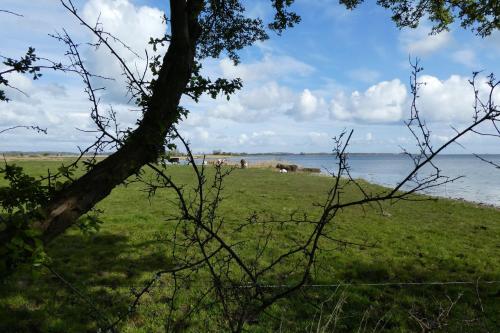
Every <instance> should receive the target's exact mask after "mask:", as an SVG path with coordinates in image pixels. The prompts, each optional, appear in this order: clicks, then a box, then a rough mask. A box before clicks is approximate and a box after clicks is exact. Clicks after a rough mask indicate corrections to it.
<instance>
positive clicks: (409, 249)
mask: <svg viewBox="0 0 500 333" xmlns="http://www.w3.org/2000/svg"><path fill="white" fill-rule="evenodd" d="M17 163H18V164H19V165H22V166H24V167H25V168H26V170H28V171H29V173H31V174H43V173H45V172H46V170H47V169H55V168H57V166H58V163H60V162H55V161H22V162H17ZM169 172H170V173H171V174H172V176H173V178H174V179H176V180H177V181H178V182H179V183H184V184H190V183H191V182H192V174H191V171H190V169H189V168H188V167H185V166H172V167H170V168H169ZM2 182H3V180H0V185H2V184H4V183H2ZM225 184H226V185H225V190H224V197H225V200H224V201H223V202H222V204H221V208H220V209H221V215H223V216H224V217H225V221H226V223H228V224H237V223H241V221H244V219H245V218H246V217H248V216H249V215H250V214H252V213H253V212H257V213H258V214H260V215H263V216H270V215H273V216H287V215H288V214H290V213H291V212H292V211H295V210H299V211H303V212H307V213H309V214H311V216H314V215H315V214H317V213H318V210H317V208H316V207H314V206H313V204H314V203H315V202H319V201H321V200H322V198H324V196H325V193H326V191H327V190H328V188H329V186H330V185H331V179H330V178H328V177H323V176H318V175H310V174H285V175H283V174H279V173H277V172H273V171H272V170H269V169H245V170H235V171H234V172H233V173H232V174H231V175H230V176H229V177H228V178H227V180H226V183H225ZM363 185H364V186H365V188H366V189H367V190H368V191H379V190H381V188H380V187H378V186H374V185H370V184H367V183H363ZM142 189H143V185H141V184H134V183H132V184H129V185H128V186H127V187H125V186H120V187H119V188H117V189H115V190H114V191H113V193H112V194H111V195H110V196H109V197H108V198H107V199H105V200H104V201H103V202H101V203H100V204H99V207H98V208H100V209H102V210H103V211H104V214H103V216H102V220H103V221H104V222H105V223H104V224H103V225H102V228H101V230H100V231H99V232H98V233H96V234H93V235H90V236H89V235H84V234H82V232H81V231H80V230H79V229H77V228H74V229H72V230H70V231H69V232H67V233H66V234H64V235H62V236H61V237H59V238H58V239H56V241H54V242H53V243H52V244H51V245H50V247H49V249H48V253H49V255H50V256H51V258H52V261H53V263H52V265H53V267H54V269H55V270H56V271H57V272H59V273H60V274H62V275H63V276H64V278H65V279H66V280H67V281H69V282H71V283H72V284H73V285H74V286H75V287H77V288H78V289H79V290H80V291H81V292H82V293H83V294H84V295H86V297H88V298H89V299H91V300H92V302H93V303H94V304H95V306H96V307H97V308H99V309H100V310H101V311H103V313H106V314H107V315H108V316H110V317H113V316H115V315H116V314H117V313H119V312H120V311H124V309H126V307H127V306H128V304H129V302H130V300H131V298H132V296H131V293H130V288H132V287H141V286H142V284H143V283H144V282H145V281H146V280H147V279H149V278H151V276H152V275H153V274H154V273H155V272H156V271H158V270H160V269H163V268H165V267H168V266H169V265H171V264H172V263H171V262H170V260H169V253H170V248H169V243H168V242H166V241H165V240H166V239H168V237H169V236H170V235H171V234H172V225H171V222H168V221H167V220H166V216H168V214H169V213H171V211H172V209H173V208H172V204H171V203H168V200H167V199H169V198H173V193H171V192H168V191H165V192H160V193H158V194H157V195H156V196H155V197H153V198H152V199H151V200H148V197H147V194H146V193H144V191H141V190H142ZM345 196H346V197H354V196H355V194H354V193H350V192H349V191H347V192H346V194H345ZM331 228H333V229H332V230H333V231H334V234H335V236H336V238H338V239H343V240H347V241H352V242H360V243H363V242H367V243H369V244H375V247H373V248H372V247H357V246H353V247H339V246H338V244H335V243H328V242H325V243H324V244H323V245H322V246H323V247H324V248H325V250H326V251H324V252H323V253H322V255H321V256H320V257H319V262H318V265H317V266H319V268H320V269H319V270H318V272H319V273H317V274H316V275H315V276H314V277H313V278H314V282H315V283H318V284H338V283H345V284H346V285H344V286H342V287H340V288H337V287H335V286H332V287H323V288H306V289H304V290H303V291H300V292H298V293H296V294H294V295H293V297H291V298H290V299H287V300H283V301H280V302H279V303H277V304H275V305H274V306H272V307H271V308H270V309H269V310H268V312H267V313H266V314H264V315H262V316H261V317H260V318H259V320H258V323H256V324H253V325H248V326H247V327H246V328H245V329H246V330H248V331H252V332H274V331H280V330H281V331H282V332H292V331H297V332H309V331H315V332H316V331H317V325H318V322H319V321H320V319H319V314H320V313H321V314H322V318H324V317H327V316H328V315H329V314H331V313H332V311H333V309H334V306H335V305H336V304H337V303H338V300H339V299H341V298H344V297H345V304H344V306H343V308H342V312H341V313H340V314H339V315H338V316H337V319H338V322H337V323H336V326H335V329H334V327H333V325H331V326H330V327H329V328H328V330H326V331H328V332H330V331H335V332H421V331H422V329H421V326H420V325H419V324H418V323H417V321H416V320H415V319H414V318H413V317H414V316H416V317H419V318H420V319H422V320H424V319H425V320H427V321H428V322H433V321H434V322H438V321H442V323H441V322H439V323H440V326H441V327H440V328H439V327H438V328H436V329H435V330H433V332H434V331H435V332H499V331H500V284H483V283H479V284H478V285H477V286H476V285H475V284H473V285H425V284H424V285H408V286H398V285H387V286H367V285H360V284H366V283H394V282H419V283H426V282H435V281H477V280H478V279H479V281H480V282H481V281H498V280H500V210H498V209H494V208H487V207H478V206H477V205H473V204H469V203H465V202H460V201H453V200H446V199H439V200H432V201H420V202H407V201H401V202H398V203H396V204H393V205H389V204H384V214H380V212H379V211H378V210H377V209H374V208H370V207H367V208H366V210H362V209H360V208H352V209H346V210H344V211H343V212H341V214H340V215H339V216H338V218H337V219H336V221H335V223H334V224H333V225H332V226H331ZM291 232H295V233H299V234H300V233H301V232H305V231H303V230H293V231H291ZM279 235H281V237H285V235H283V233H281V234H279ZM254 236H255V235H251V234H243V235H238V236H235V237H242V238H245V237H250V238H251V237H254ZM277 244H279V242H278V243H277ZM167 286H168V283H165V284H159V285H158V286H157V287H155V288H154V290H153V292H152V293H150V294H148V295H146V296H145V297H144V299H143V300H142V302H141V304H140V306H139V308H138V311H137V313H135V314H134V315H133V316H131V318H129V319H128V320H127V321H125V322H124V324H123V325H122V326H120V330H121V331H123V332H161V331H163V327H164V325H165V321H166V316H167V314H168V313H167V307H166V305H165V304H166V302H167V300H166V296H165V295H166V294H168V293H167V291H166V290H165V288H168V287H167ZM202 286H203V283H202V282H201V283H198V284H196V283H195V284H194V285H193V286H192V288H194V289H195V290H194V291H193V293H194V292H196V288H202ZM327 299H330V300H329V301H327V302H325V303H324V304H323V307H321V304H322V302H324V301H325V300H327ZM457 299H458V301H457V302H456V304H455V305H454V306H453V307H452V309H451V310H450V311H449V313H448V314H443V310H446V309H448V308H449V305H450V302H451V301H455V300H457ZM186 302H187V303H188V302H189V301H187V300H186ZM183 306H189V304H179V307H180V308H182V307H183ZM321 309H322V310H321ZM198 319H199V321H207V320H210V318H208V319H207V318H206V317H203V318H202V317H201V315H200V318H197V316H196V314H195V315H194V317H193V320H194V322H193V323H190V324H189V323H186V324H185V325H184V326H182V328H179V330H185V331H189V330H191V331H199V330H201V328H200V327H201V326H200V325H199V323H198V324H197V323H196V320H198ZM425 320H424V321H425ZM322 322H324V319H322ZM96 325H97V324H96V320H94V319H93V311H92V310H91V309H90V307H89V305H88V304H86V303H85V302H84V301H82V299H81V298H80V297H78V296H76V295H75V294H74V293H73V292H72V291H71V290H70V289H69V288H68V287H67V286H65V285H64V283H62V282H61V281H60V280H59V279H57V278H55V277H54V276H53V275H52V274H50V272H48V271H46V270H44V269H40V270H36V271H30V270H29V269H25V270H23V271H20V272H18V273H17V274H16V275H14V276H12V277H11V278H10V279H9V281H7V282H6V283H5V284H4V285H2V287H1V292H0V332H87V331H88V332H93V331H96Z"/></svg>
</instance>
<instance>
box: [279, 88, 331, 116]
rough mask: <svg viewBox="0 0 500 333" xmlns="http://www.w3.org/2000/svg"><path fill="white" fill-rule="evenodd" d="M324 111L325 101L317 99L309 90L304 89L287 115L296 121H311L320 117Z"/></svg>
mask: <svg viewBox="0 0 500 333" xmlns="http://www.w3.org/2000/svg"><path fill="white" fill-rule="evenodd" d="M324 109H326V103H325V101H324V100H323V99H322V98H319V97H316V96H315V95H314V94H313V93H312V92H311V91H310V90H309V89H304V90H303V91H302V93H301V94H300V97H298V99H297V100H296V101H295V103H294V105H293V107H292V108H291V109H290V110H288V111H287V114H289V115H291V116H292V117H294V118H295V119H296V120H311V119H315V118H318V117H320V116H321V115H322V114H323V110H324Z"/></svg>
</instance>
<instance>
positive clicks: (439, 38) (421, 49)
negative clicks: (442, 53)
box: [399, 24, 452, 56]
mask: <svg viewBox="0 0 500 333" xmlns="http://www.w3.org/2000/svg"><path fill="white" fill-rule="evenodd" d="M430 32H431V28H430V27H429V26H428V25H427V24H421V25H420V26H419V27H418V28H416V29H411V30H410V29H405V30H403V31H402V32H401V34H400V36H399V40H400V43H401V45H402V47H403V50H404V52H406V53H409V54H410V55H412V56H425V55H429V54H431V53H433V52H436V51H437V50H439V49H442V48H444V47H445V46H447V45H448V44H449V43H450V41H451V39H452V37H451V33H450V32H449V31H442V32H440V33H438V34H432V35H431V34H429V33H430Z"/></svg>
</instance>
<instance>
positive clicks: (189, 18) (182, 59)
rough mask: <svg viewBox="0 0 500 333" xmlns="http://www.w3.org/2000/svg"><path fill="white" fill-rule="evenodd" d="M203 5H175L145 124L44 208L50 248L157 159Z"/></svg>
mask: <svg viewBox="0 0 500 333" xmlns="http://www.w3.org/2000/svg"><path fill="white" fill-rule="evenodd" d="M201 3H202V1H197V0H191V1H187V2H186V0H171V1H170V13H171V30H172V31H171V36H172V37H171V42H170V45H169V47H168V50H167V53H166V54H165V57H164V58H163V64H162V68H161V70H160V72H159V75H158V78H157V81H156V83H155V84H154V86H153V89H152V95H151V98H150V100H149V103H148V107H147V110H146V112H145V113H144V117H143V119H142V120H141V122H140V124H139V126H138V127H137V129H136V130H135V131H134V132H133V133H132V134H131V135H130V136H129V138H127V140H126V141H125V143H124V144H123V145H122V146H121V147H120V149H118V150H117V151H116V152H115V153H113V154H112V155H110V156H109V157H108V158H106V159H104V160H103V161H101V162H99V163H98V164H96V165H95V167H94V168H92V169H91V170H90V171H89V172H87V173H86V174H85V175H83V176H82V177H81V178H79V179H77V180H76V181H74V182H73V183H72V184H71V185H69V186H68V187H67V188H65V189H64V190H62V191H61V192H60V193H58V194H57V195H56V196H55V197H54V198H53V199H52V200H51V202H50V203H49V204H48V206H47V207H45V209H44V210H45V212H46V216H47V217H46V218H45V220H43V221H40V222H38V223H37V225H36V226H37V227H39V228H40V229H41V230H42V232H43V236H42V239H43V241H44V242H45V243H48V242H50V241H51V240H53V239H54V238H55V237H57V236H58V235H60V234H61V233H63V232H64V231H65V230H66V229H68V228H69V227H70V226H71V225H73V224H74V223H75V221H76V220H77V219H78V218H79V217H80V216H82V215H83V214H85V213H87V212H88V211H89V210H90V209H91V208H92V207H94V206H95V205H96V204H97V203H98V202H99V201H101V200H102V199H104V198H105V197H106V196H108V195H109V194H110V193H111V191H112V190H113V188H115V187H116V186H117V185H119V184H121V183H123V182H124V181H125V180H126V179H127V178H128V177H130V176H131V175H133V174H135V173H137V172H138V171H139V170H140V169H141V167H143V166H144V165H145V164H146V163H148V162H155V161H156V159H157V158H158V155H159V153H160V152H161V151H162V150H163V145H164V140H165V137H166V135H167V134H168V131H169V130H170V128H171V127H172V125H173V124H174V123H175V122H176V121H177V120H178V118H179V112H178V105H179V101H180V98H181V96H182V94H183V91H184V89H185V87H186V85H187V83H188V81H189V79H190V77H191V73H192V67H193V63H194V58H195V52H196V41H197V38H198V36H199V25H198V21H197V17H198V15H199V12H200V10H201V6H200V4H201ZM9 238H10V235H9V233H8V232H7V231H5V232H2V233H0V242H1V243H2V244H4V245H5V244H6V243H7V242H8V241H9V240H10V239H9Z"/></svg>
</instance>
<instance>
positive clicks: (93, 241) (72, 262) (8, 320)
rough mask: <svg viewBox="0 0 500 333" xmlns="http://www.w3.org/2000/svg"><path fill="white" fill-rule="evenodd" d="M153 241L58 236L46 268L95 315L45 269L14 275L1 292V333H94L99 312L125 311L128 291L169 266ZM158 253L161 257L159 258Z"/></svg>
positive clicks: (122, 237)
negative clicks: (66, 283) (49, 265)
mask: <svg viewBox="0 0 500 333" xmlns="http://www.w3.org/2000/svg"><path fill="white" fill-rule="evenodd" d="M154 245H155V242H154V241H153V242H151V241H149V242H143V243H131V242H130V240H129V238H128V237H126V236H122V235H115V234H105V233H100V234H97V235H94V236H92V237H91V238H87V237H84V236H82V235H79V234H70V235H63V236H61V237H59V238H58V240H57V242H56V243H54V244H53V245H52V246H51V248H50V250H49V255H51V254H52V256H53V262H52V264H51V266H52V267H53V269H54V270H55V271H56V272H57V273H58V274H60V275H61V276H62V277H63V278H64V279H65V280H66V281H68V282H69V283H71V284H72V285H73V286H74V287H75V288H77V289H78V290H79V291H81V293H82V294H83V295H85V296H86V297H87V298H88V299H89V300H92V303H93V304H94V305H95V307H96V308H97V309H98V310H99V311H94V310H93V309H92V307H91V306H90V305H89V304H87V303H86V302H85V301H84V300H82V299H81V297H78V296H77V295H76V294H75V293H74V292H72V291H71V290H70V289H69V288H68V286H67V285H65V283H64V282H62V281H61V280H60V279H59V278H57V277H56V276H54V275H53V274H51V273H50V272H49V271H48V270H47V269H43V270H38V271H31V270H28V269H24V270H21V271H19V272H18V273H17V274H16V275H14V276H12V277H11V278H10V279H9V280H8V281H6V282H5V283H4V285H3V286H2V288H1V291H0V332H85V331H88V332H95V331H96V329H97V323H96V319H97V318H98V317H99V314H98V313H99V312H101V313H102V314H104V315H105V316H108V317H114V316H116V314H118V313H122V312H124V311H126V310H127V307H128V305H129V304H130V299H131V291H130V290H131V288H134V287H141V286H142V284H143V282H144V281H145V279H148V278H151V276H152V275H153V273H154V272H156V271H158V270H160V269H165V268H167V267H170V265H171V262H170V261H169V258H168V257H167V256H165V255H163V254H165V253H167V252H166V251H152V250H151V247H152V246H154ZM162 253H163V254H162Z"/></svg>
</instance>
